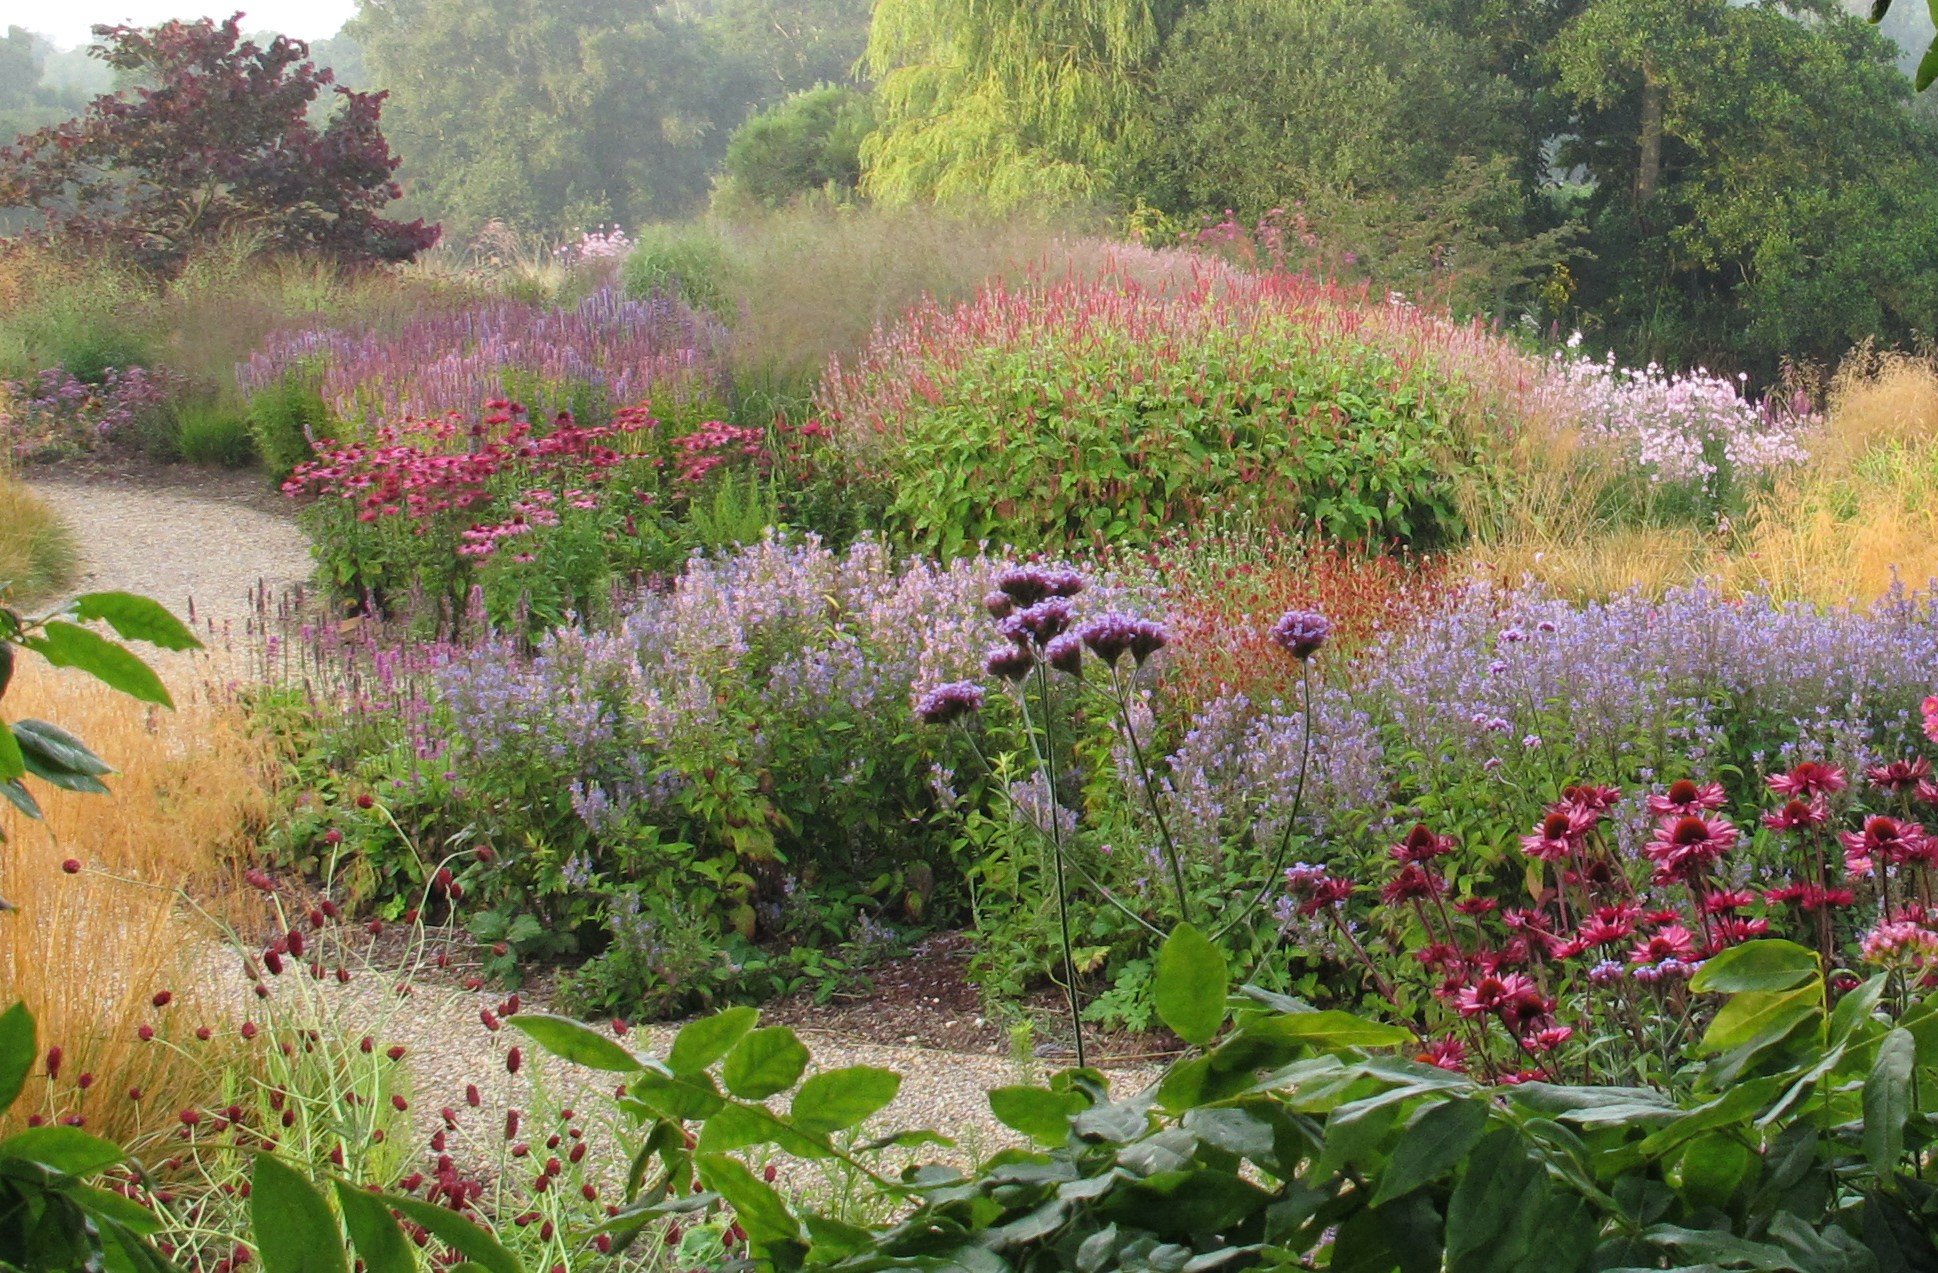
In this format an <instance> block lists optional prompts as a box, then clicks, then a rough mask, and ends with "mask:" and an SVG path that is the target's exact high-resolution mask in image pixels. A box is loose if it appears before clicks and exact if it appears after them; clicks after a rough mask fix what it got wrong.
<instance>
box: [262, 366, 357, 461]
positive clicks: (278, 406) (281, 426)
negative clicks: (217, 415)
mask: <svg viewBox="0 0 1938 1273" xmlns="http://www.w3.org/2000/svg"><path fill="white" fill-rule="evenodd" d="M245 423H246V424H247V427H248V430H249V438H250V441H251V443H252V445H253V447H254V449H255V453H256V455H257V456H259V457H260V458H261V460H262V463H263V467H264V468H266V469H268V470H269V476H270V478H271V480H273V481H277V482H280V481H282V480H283V479H284V478H287V477H288V476H289V475H290V473H291V472H292V471H293V470H294V469H295V468H296V466H297V465H299V464H302V463H304V462H305V461H308V460H311V459H314V458H315V456H316V450H315V447H314V445H313V444H314V443H315V442H320V441H324V440H326V439H329V438H333V437H334V436H335V428H336V424H335V420H334V418H333V417H332V416H331V414H330V409H329V407H328V406H327V405H325V404H324V402H323V395H322V393H321V392H319V391H318V389H317V387H316V384H315V383H314V381H313V380H312V379H310V378H309V377H306V376H302V375H297V374H294V373H292V374H290V375H287V376H284V377H283V378H282V379H281V380H280V381H278V382H276V383H274V384H271V385H267V386H265V387H263V388H262V389H260V390H258V391H256V392H255V393H252V394H250V395H249V411H248V415H247V416H246V417H245Z"/></svg>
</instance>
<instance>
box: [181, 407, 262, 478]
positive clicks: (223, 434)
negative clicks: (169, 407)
mask: <svg viewBox="0 0 1938 1273" xmlns="http://www.w3.org/2000/svg"><path fill="white" fill-rule="evenodd" d="M172 443H173V451H174V453H175V455H176V456H177V457H178V458H180V459H183V460H186V461H188V462H189V463H190V464H201V465H207V466H211V467H216V468H225V469H239V468H246V467H247V466H248V465H250V464H252V463H254V461H255V458H256V442H255V437H254V434H253V433H252V431H251V429H250V415H249V413H248V412H246V411H244V410H242V409H240V408H238V407H237V406H235V405H234V404H233V403H229V402H225V401H223V400H221V399H218V398H191V399H188V400H186V401H184V402H181V403H178V404H177V405H176V407H175V413H174V437H173V439H172Z"/></svg>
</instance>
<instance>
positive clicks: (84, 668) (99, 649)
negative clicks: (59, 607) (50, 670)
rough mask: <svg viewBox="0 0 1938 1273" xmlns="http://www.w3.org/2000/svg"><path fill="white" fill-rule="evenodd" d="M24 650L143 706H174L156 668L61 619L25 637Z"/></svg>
mask: <svg viewBox="0 0 1938 1273" xmlns="http://www.w3.org/2000/svg"><path fill="white" fill-rule="evenodd" d="M27 648H28V649H31V650H33V651H35V652H36V653H38V654H39V655H40V656H41V657H42V658H44V659H46V660H47V661H48V662H49V663H52V664H53V665H54V666H55V667H71V668H74V669H75V670H76V671H80V672H86V673H87V674H88V675H89V676H92V677H93V678H94V679H96V680H97V681H100V682H102V683H103V684H105V685H108V686H110V687H111V688H114V689H117V690H120V691H121V692H122V693H123V694H127V695H129V696H130V697H132V698H137V699H140V700H141V701H142V702H144V703H159V704H161V706H163V707H173V706H175V700H174V699H172V698H170V697H169V696H168V688H167V687H166V686H165V685H163V684H162V682H161V677H159V676H157V675H155V669H154V668H151V667H149V666H148V665H147V664H146V663H143V662H142V661H141V660H140V658H138V657H136V655H135V654H134V652H133V651H131V650H129V649H128V648H127V647H126V646H122V645H116V644H115V643H114V642H113V641H110V640H108V639H107V638H106V637H104V636H102V635H101V634H100V633H98V632H91V631H89V630H88V629H87V628H83V627H78V626H76V625H75V624H72V623H68V622H66V621H65V620H61V619H50V620H48V621H47V623H46V624H45V625H44V626H43V627H42V628H41V630H40V632H39V634H38V635H35V636H31V637H29V638H27Z"/></svg>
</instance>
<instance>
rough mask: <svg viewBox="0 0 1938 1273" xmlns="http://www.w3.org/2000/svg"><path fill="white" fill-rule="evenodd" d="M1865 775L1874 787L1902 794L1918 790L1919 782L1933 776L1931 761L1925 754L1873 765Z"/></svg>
mask: <svg viewBox="0 0 1938 1273" xmlns="http://www.w3.org/2000/svg"><path fill="white" fill-rule="evenodd" d="M1864 777H1865V779H1866V780H1868V781H1869V782H1870V784H1871V785H1872V786H1873V787H1877V788H1879V789H1880V790H1883V791H1889V792H1891V793H1892V794H1894V795H1901V794H1903V793H1904V792H1907V791H1915V790H1917V787H1918V784H1919V783H1921V782H1923V781H1925V780H1926V779H1928V778H1930V777H1931V762H1930V761H1929V760H1926V759H1925V758H1924V757H1923V756H1916V757H1913V758H1912V759H1910V760H1894V761H1892V762H1891V763H1890V764H1888V765H1872V766H1871V767H1870V768H1868V769H1866V770H1865V771H1864Z"/></svg>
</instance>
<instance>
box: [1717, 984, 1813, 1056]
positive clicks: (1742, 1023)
mask: <svg viewBox="0 0 1938 1273" xmlns="http://www.w3.org/2000/svg"><path fill="white" fill-rule="evenodd" d="M1822 1009H1823V996H1822V994H1821V993H1820V991H1819V989H1818V987H1817V986H1815V985H1814V984H1813V985H1808V986H1804V987H1802V988H1800V989H1797V990H1782V991H1770V990H1747V991H1744V992H1743V993H1741V994H1739V995H1736V996H1735V997H1734V998H1732V999H1731V1000H1730V1001H1729V1002H1728V1003H1726V1004H1724V1005H1723V1007H1722V1010H1721V1011H1720V1012H1718V1013H1717V1014H1716V1019H1715V1020H1714V1021H1711V1022H1710V1023H1709V1031H1708V1033H1706V1034H1704V1035H1703V1040H1702V1047H1703V1051H1705V1052H1727V1051H1730V1050H1731V1049H1734V1048H1740V1047H1743V1046H1745V1045H1746V1044H1758V1045H1768V1044H1772V1043H1776V1042H1779V1041H1781V1040H1782V1039H1784V1038H1787V1037H1788V1036H1789V1035H1790V1033H1791V1031H1793V1030H1795V1029H1796V1028H1797V1027H1798V1026H1799V1025H1801V1024H1802V1023H1803V1022H1805V1021H1807V1020H1809V1019H1810V1018H1811V1017H1814V1016H1816V1015H1818V1013H1820V1012H1821V1011H1822Z"/></svg>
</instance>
